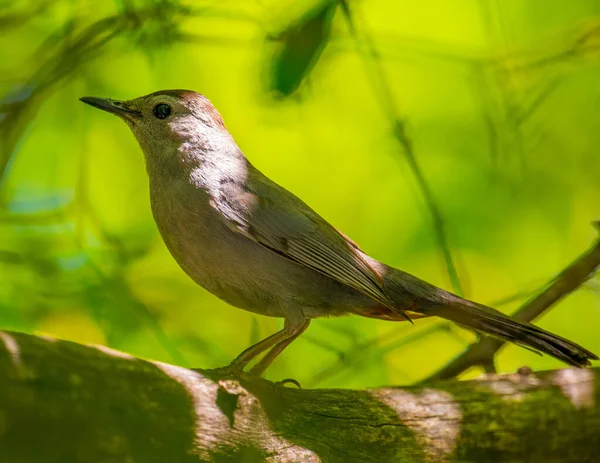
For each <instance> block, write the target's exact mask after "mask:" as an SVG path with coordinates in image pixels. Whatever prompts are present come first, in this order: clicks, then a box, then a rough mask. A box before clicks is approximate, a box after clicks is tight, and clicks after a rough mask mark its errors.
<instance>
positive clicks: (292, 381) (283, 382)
mask: <svg viewBox="0 0 600 463" xmlns="http://www.w3.org/2000/svg"><path fill="white" fill-rule="evenodd" d="M275 384H277V385H278V386H285V385H286V384H293V385H294V386H296V387H297V388H298V389H302V386H300V383H299V382H298V381H296V380H295V379H293V378H286V379H282V380H281V381H277V382H276V383H275Z"/></svg>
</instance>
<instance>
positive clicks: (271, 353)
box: [250, 320, 310, 376]
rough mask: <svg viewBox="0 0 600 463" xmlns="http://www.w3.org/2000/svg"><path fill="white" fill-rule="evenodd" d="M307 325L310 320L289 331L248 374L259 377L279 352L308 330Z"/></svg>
mask: <svg viewBox="0 0 600 463" xmlns="http://www.w3.org/2000/svg"><path fill="white" fill-rule="evenodd" d="M309 324H310V320H305V321H304V323H302V324H301V325H298V326H295V327H294V329H293V331H292V330H290V335H289V337H288V338H286V339H283V340H281V341H279V342H278V343H277V344H275V347H273V348H272V349H271V350H270V351H269V352H267V355H265V356H264V357H263V358H262V359H261V361H260V362H258V363H257V364H256V365H254V366H253V367H252V368H251V369H250V374H252V375H256V376H261V375H262V374H263V373H264V372H265V370H266V369H267V368H268V367H269V365H271V362H273V360H275V358H276V357H277V356H278V355H279V354H281V352H283V350H284V349H285V348H286V347H287V346H289V345H290V344H291V343H292V341H294V339H296V338H297V337H298V336H300V335H301V334H302V333H304V331H305V330H306V328H308V325H309Z"/></svg>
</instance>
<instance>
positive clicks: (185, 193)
mask: <svg viewBox="0 0 600 463" xmlns="http://www.w3.org/2000/svg"><path fill="white" fill-rule="evenodd" d="M150 197H151V202H152V212H153V214H154V218H155V221H156V223H157V225H158V229H159V231H160V233H161V235H162V238H163V240H164V242H165V244H166V246H167V248H168V249H169V251H170V252H171V254H172V255H173V257H174V258H175V260H176V261H177V262H178V263H179V265H180V266H181V268H182V269H183V270H184V271H185V272H186V273H187V274H188V275H189V276H190V277H191V278H192V279H193V280H194V281H195V282H196V283H198V284H199V285H200V286H202V287H204V288H206V289H207V290H208V291H210V292H211V293H213V294H214V295H216V296H217V297H219V298H221V299H223V300H225V301H226V302H228V303H230V304H232V305H234V306H236V307H239V308H242V309H245V310H249V311H252V312H256V313H260V314H263V315H270V316H279V317H282V316H284V308H289V307H291V306H296V307H303V308H306V309H307V310H313V311H314V313H315V316H322V315H325V314H327V315H336V313H335V312H340V313H338V315H341V314H342V313H345V312H347V311H350V310H351V307H353V306H355V305H357V304H359V305H360V304H362V303H365V297H364V296H362V295H361V294H359V293H358V292H356V291H355V290H353V289H351V288H349V287H347V286H345V285H343V284H341V283H339V282H337V281H335V280H332V279H330V278H328V277H326V276H324V275H322V274H320V273H318V272H316V271H315V270H313V269H311V268H308V267H305V266H303V265H299V264H297V263H294V262H292V261H290V260H288V259H286V258H284V257H281V256H280V255H278V254H276V253H274V252H272V251H271V250H269V249H267V248H265V247H263V246H262V245H260V244H258V243H256V242H255V241H253V240H251V239H250V238H248V237H246V236H244V235H243V234H240V233H236V232H235V231H233V230H231V229H230V228H229V227H228V226H227V224H226V222H225V219H224V218H223V217H221V215H220V213H219V212H218V211H217V210H216V209H215V208H213V207H212V206H211V204H210V201H211V196H210V193H209V192H207V191H205V190H202V189H200V188H188V187H187V186H185V185H171V186H168V187H165V186H164V185H162V184H160V183H159V184H154V185H153V184H152V182H151V187H150ZM366 303H372V301H371V302H369V301H368V300H367V302H366ZM307 316H311V315H310V314H308V313H307Z"/></svg>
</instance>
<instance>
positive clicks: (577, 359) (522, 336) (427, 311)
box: [363, 266, 598, 367]
mask: <svg viewBox="0 0 600 463" xmlns="http://www.w3.org/2000/svg"><path fill="white" fill-rule="evenodd" d="M386 267H387V266H386ZM384 286H385V289H386V292H387V293H388V294H389V295H390V297H391V299H392V300H393V301H394V302H395V303H396V304H397V307H398V311H399V312H405V313H406V314H408V315H409V316H412V317H413V318H418V317H428V316H436V317H441V318H444V319H446V320H450V321H452V322H454V323H457V324H459V325H462V326H464V327H467V328H470V329H473V330H475V331H477V332H480V333H483V334H487V335H489V336H493V337H495V338H499V339H502V340H506V341H510V342H513V343H515V344H519V345H521V346H524V347H527V348H529V349H532V350H534V351H536V352H543V353H545V354H548V355H551V356H553V357H556V358H557V359H559V360H562V361H563V362H565V363H568V364H570V365H574V366H577V367H585V366H588V365H590V360H598V356H597V355H595V354H593V353H592V352H590V351H589V350H587V349H584V348H583V347H581V346H579V345H578V344H575V343H574V342H571V341H569V340H567V339H565V338H562V337H560V336H557V335H555V334H552V333H550V332H548V331H545V330H543V329H541V328H538V327H537V326H535V325H532V324H531V323H527V322H521V321H519V320H515V319H514V318H511V317H509V316H508V315H505V314H503V313H502V312H499V311H498V310H495V309H492V308H490V307H487V306H484V305H481V304H477V303H475V302H471V301H468V300H466V299H463V298H461V297H459V296H456V295H455V294H452V293H449V292H447V291H444V290H442V289H440V288H438V287H436V286H433V285H431V284H429V283H427V282H425V281H423V280H421V279H419V278H417V277H415V276H413V275H410V274H408V273H405V272H402V271H400V270H397V269H394V268H391V267H387V268H386V271H385V274H384ZM394 312H396V311H394ZM363 315H366V316H370V317H374V318H385V319H388V320H390V319H395V320H400V316H399V315H396V317H394V315H395V314H393V313H390V312H388V313H387V315H386V314H383V313H382V314H380V315H374V314H373V315H371V314H363ZM415 315H416V317H415Z"/></svg>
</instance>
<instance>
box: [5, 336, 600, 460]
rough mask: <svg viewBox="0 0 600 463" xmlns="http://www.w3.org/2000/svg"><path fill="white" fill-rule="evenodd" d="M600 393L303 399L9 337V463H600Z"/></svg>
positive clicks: (571, 372) (406, 392)
mask: <svg viewBox="0 0 600 463" xmlns="http://www.w3.org/2000/svg"><path fill="white" fill-rule="evenodd" d="M599 379H600V370H598V369H591V370H576V369H565V370H558V371H550V372H543V373H520V374H519V373H517V374H512V375H492V376H487V377H485V378H483V379H479V380H474V381H439V382H432V383H429V384H422V385H418V386H413V387H402V388H399V387H386V388H380V389H370V390H357V391H354V390H301V389H295V388H288V387H283V386H280V385H277V384H273V383H271V382H268V381H265V380H259V379H252V378H246V377H244V378H241V379H233V378H224V377H221V376H219V374H218V372H211V371H205V372H197V371H191V370H187V369H184V368H179V367H176V366H172V365H167V364H162V363H158V362H148V361H144V360H140V359H137V358H134V357H131V356H129V355H127V354H123V353H121V352H117V351H112V350H110V349H107V348H104V347H94V346H83V345H79V344H75V343H71V342H65V341H57V340H54V339H49V338H43V337H36V336H32V335H26V334H20V333H12V332H0V463H26V462H36V463H37V462H44V463H54V462H57V463H58V462H60V463H70V462H77V463H84V462H85V463H113V462H114V463H117V462H118V463H137V462H145V463H149V462H165V463H167V462H168V463H179V462H182V463H183V462H199V461H206V462H219V463H220V462H327V463H329V462H332V463H336V462H344V463H353V462H377V463H385V462H394V463H397V462H422V461H432V462H444V461H448V462H455V461H460V462H526V461H527V462H541V461H544V462H578V463H581V462H595V461H599V462H600V411H599V410H600V409H599V407H598V402H599V400H600V387H599V385H598V380H599Z"/></svg>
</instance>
